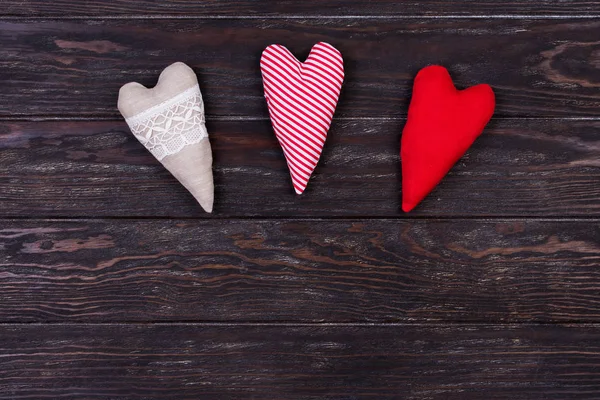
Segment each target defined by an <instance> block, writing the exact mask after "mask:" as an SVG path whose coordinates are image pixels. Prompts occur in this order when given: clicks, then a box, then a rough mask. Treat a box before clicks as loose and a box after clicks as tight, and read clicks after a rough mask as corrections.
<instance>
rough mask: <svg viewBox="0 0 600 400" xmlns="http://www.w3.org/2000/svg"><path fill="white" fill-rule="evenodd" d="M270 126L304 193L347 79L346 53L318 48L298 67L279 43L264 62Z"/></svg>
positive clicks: (297, 186) (294, 181) (298, 190)
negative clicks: (345, 74)
mask: <svg viewBox="0 0 600 400" xmlns="http://www.w3.org/2000/svg"><path fill="white" fill-rule="evenodd" d="M260 69H261V71H262V76H263V85H264V89H265V98H266V99H267V105H268V107H269V114H270V116H271V123H272V124H273V129H274V130H275V135H276V136H277V139H278V140H279V144H280V145H281V147H282V148H283V153H284V155H285V158H286V160H287V164H288V167H289V169H290V175H291V177H292V184H293V185H294V189H295V190H296V193H298V194H302V192H304V189H306V185H307V184H308V180H309V179H310V176H311V175H312V173H313V171H314V169H315V167H316V166H317V162H318V161H319V158H320V156H321V152H322V151H323V145H324V144H325V139H326V138H327V132H328V131H329V127H330V125H331V120H332V118H333V114H334V112H335V108H336V106H337V102H338V99H339V96H340V90H341V88H342V83H343V81H344V60H343V59H342V54H341V53H340V52H339V51H338V50H337V49H336V48H335V47H333V46H332V45H330V44H328V43H323V42H321V43H317V44H316V45H314V47H313V48H312V50H311V51H310V54H309V55H308V58H307V59H306V61H305V62H304V63H300V62H299V61H298V60H297V59H296V57H294V55H293V54H292V53H291V52H290V51H289V50H288V49H286V48H285V47H283V46H281V45H277V44H275V45H271V46H269V47H267V48H266V49H265V50H264V51H263V54H262V57H261V59H260Z"/></svg>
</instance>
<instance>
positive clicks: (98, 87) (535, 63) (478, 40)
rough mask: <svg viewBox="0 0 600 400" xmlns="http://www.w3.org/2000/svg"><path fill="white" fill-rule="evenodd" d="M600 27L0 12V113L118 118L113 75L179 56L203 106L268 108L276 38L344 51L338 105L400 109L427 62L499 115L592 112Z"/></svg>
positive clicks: (243, 110)
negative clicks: (480, 94)
mask: <svg viewBox="0 0 600 400" xmlns="http://www.w3.org/2000/svg"><path fill="white" fill-rule="evenodd" d="M599 31H600V18H598V19H569V18H564V19H514V18H508V19H414V18H411V19H403V18H395V19H389V20H388V19H383V20H380V19H369V18H354V19H343V20H336V19H327V18H322V19H304V20H303V19H286V18H281V19H263V20H256V19H235V18H233V19H229V18H227V19H195V20H188V19H185V20H179V19H135V20H129V19H117V20H101V21H97V20H75V21H64V20H43V21H37V20H35V21H2V20H0V43H2V44H3V46H2V47H0V59H2V60H3V61H2V71H3V72H2V74H3V75H2V78H3V83H2V90H1V91H0V104H1V106H0V107H1V108H0V116H11V117H16V116H21V115H25V116H29V115H51V116H54V117H61V118H62V117H68V116H71V117H73V116H76V117H83V116H86V115H89V116H96V117H97V116H110V117H113V118H117V117H119V115H118V112H117V109H116V107H115V105H116V102H117V94H118V91H119V87H120V86H121V85H123V84H125V83H127V82H130V81H139V82H141V83H143V84H145V85H154V84H155V83H156V79H157V77H158V75H159V73H160V71H161V70H162V69H163V68H165V67H166V66H167V65H169V64H170V63H173V62H176V61H181V60H185V62H186V63H188V64H189V65H190V66H192V67H193V68H194V70H195V71H196V72H197V73H198V74H199V78H200V84H201V87H202V93H203V95H204V97H205V99H206V109H207V113H208V115H209V116H235V117H238V118H239V117H251V118H266V117H267V108H266V105H265V101H264V97H263V91H262V81H261V75H260V70H259V63H258V59H259V58H260V54H261V52H262V50H263V49H264V48H265V47H266V46H268V45H269V44H272V43H273V42H278V43H282V44H285V45H286V46H288V47H289V48H290V49H291V51H292V52H293V53H294V54H297V55H298V56H299V57H306V55H307V54H308V51H309V50H310V48H311V47H312V45H314V44H315V43H316V42H318V41H326V42H330V43H332V44H333V45H335V46H336V47H337V48H339V49H340V51H341V52H342V54H343V56H344V58H345V60H346V61H345V69H346V79H345V84H344V86H343V89H342V95H341V99H340V104H339V108H338V110H337V113H336V116H337V117H347V118H356V117H365V118H373V117H398V116H404V115H406V110H407V106H408V101H409V97H410V91H411V86H412V79H413V77H414V76H415V75H416V73H417V72H418V70H419V69H421V68H422V67H424V66H426V65H428V64H442V65H444V66H446V67H448V69H449V70H450V72H451V74H452V76H453V78H454V79H455V81H456V84H457V85H458V86H459V87H465V86H469V85H473V84H477V83H482V82H485V83H489V84H491V85H492V86H493V88H494V91H495V93H496V95H497V102H498V106H497V108H496V113H495V115H496V116H497V117H501V116H527V117H533V116H536V117H553V118H554V117H557V116H563V117H574V116H579V117H595V116H597V113H598V109H600V90H599V89H600V78H598V74H597V67H596V64H597V55H598V52H600V43H598V41H597V39H598V32H599ZM499 49H501V51H500V52H499Z"/></svg>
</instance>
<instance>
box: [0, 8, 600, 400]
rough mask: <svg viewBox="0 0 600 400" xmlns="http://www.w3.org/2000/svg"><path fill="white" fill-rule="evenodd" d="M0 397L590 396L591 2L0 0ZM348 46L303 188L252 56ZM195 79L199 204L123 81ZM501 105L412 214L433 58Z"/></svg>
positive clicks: (595, 254)
mask: <svg viewBox="0 0 600 400" xmlns="http://www.w3.org/2000/svg"><path fill="white" fill-rule="evenodd" d="M0 3H1V4H0V6H1V7H0V399H11V400H12V399H30V400H33V399H36V400H37V399H111V400H115V399H118V400H122V399H157V400H159V399H160V400H163V399H177V400H180V399H194V400H196V399H209V400H213V399H216V400H218V399H236V400H239V399H315V400H316V399H343V400H350V399H352V400H355V399H371V398H375V399H383V398H385V399H387V398H389V399H392V398H393V399H460V400H464V399H473V400H480V399H486V398H489V399H508V398H510V399H600V376H599V373H598V371H600V361H599V360H600V357H599V355H600V350H599V348H598V346H599V343H600V325H598V324H599V323H600V72H599V68H600V62H599V54H600V42H599V41H598V40H599V38H598V32H599V31H600V2H598V1H595V0H592V1H560V2H558V1H550V0H544V1H532V0H522V1H509V2H500V1H492V0H477V1H466V0H453V1H433V0H425V1H401V2H398V1H395V0H394V1H392V0H376V1H372V2H364V1H356V0H334V1H329V2H325V1H291V0H284V1H252V0H240V1H217V0H205V1H191V0H190V1H188V0H165V1H149V0H129V1H125V0H112V1H109V0H106V1H104V0H102V1H101V0H86V1H79V0H57V1H52V2H49V1H42V0H4V1H2V2H0ZM320 40H324V41H328V42H330V43H332V44H333V45H335V46H336V47H338V48H339V49H340V50H341V51H342V53H343V55H344V58H345V65H346V73H347V74H346V81H345V85H344V87H343V91H342V97H341V101H340V105H339V108H338V112H337V113H336V117H335V119H334V122H333V126H332V130H331V134H330V136H329V139H328V142H327V144H326V147H325V151H324V154H323V157H322V160H321V162H320V163H319V165H318V167H317V170H316V172H315V175H314V177H313V179H312V180H311V182H310V184H309V187H308V190H307V192H306V193H305V194H304V195H303V196H301V197H298V196H296V195H294V194H293V193H292V188H291V184H290V182H289V174H288V172H287V170H286V166H285V162H284V158H283V155H282V153H281V150H280V149H279V148H278V146H277V143H276V140H275V138H274V135H273V132H272V129H271V127H270V123H269V120H268V115H267V109H266V105H265V102H264V98H263V93H262V87H261V86H262V84H261V78H260V72H259V69H258V58H259V56H260V52H261V51H262V49H263V48H264V47H265V46H267V45H268V44H271V43H273V42H279V43H282V44H284V45H286V46H288V47H289V48H290V50H292V52H293V53H294V54H296V55H298V57H299V58H303V57H305V56H306V55H307V53H308V51H309V49H310V47H311V46H312V45H313V44H314V43H315V42H317V41H320ZM175 61H184V62H186V63H188V64H189V65H191V66H192V67H193V68H194V70H195V71H196V72H197V73H198V77H199V80H200V84H201V87H202V92H203V95H204V97H205V100H206V107H207V112H208V116H207V117H208V129H209V132H210V137H211V143H212V146H213V153H214V158H215V165H214V170H215V184H216V204H215V206H216V207H215V212H214V214H213V215H207V214H204V213H203V212H202V211H201V210H200V208H199V207H198V206H197V205H196V204H195V203H194V201H193V199H192V198H191V196H190V195H189V194H188V193H187V192H186V191H185V190H184V189H183V188H182V187H180V185H179V184H178V183H177V182H176V181H175V179H174V178H172V177H171V176H170V175H169V173H168V172H166V171H165V170H164V169H163V168H162V167H161V166H160V164H159V163H158V162H157V161H156V160H154V159H153V158H152V157H151V156H150V155H149V154H148V153H147V151H146V150H145V149H143V147H142V146H141V145H140V144H139V143H138V142H137V141H136V140H135V139H134V138H133V137H132V135H131V133H130V132H129V131H128V129H127V126H126V125H125V123H124V122H123V121H122V119H121V117H120V115H119V114H118V111H117V109H116V101H117V92H118V89H119V87H120V86H121V85H122V84H124V83H126V82H129V81H134V80H135V81H139V82H141V83H143V84H145V85H153V84H154V83H155V82H156V79H157V76H158V74H159V73H160V71H161V70H162V69H163V68H164V67H166V66H167V65H168V64H169V63H172V62H175ZM434 63H437V64H442V65H445V66H446V67H448V68H449V70H450V72H451V74H452V76H453V77H454V79H455V81H456V83H457V85H458V86H459V87H461V88H462V87H466V86H469V85H472V84H476V83H482V82H485V83H489V84H491V85H492V86H493V88H494V91H495V93H496V94H497V101H498V107H497V109H496V113H495V115H494V118H493V120H492V122H491V123H490V124H489V125H488V127H487V128H486V130H485V132H484V134H483V135H482V136H481V137H480V138H479V139H478V140H477V141H476V143H475V144H474V146H473V147H472V148H471V149H470V150H469V151H468V152H467V154H466V155H465V156H464V157H463V158H462V159H461V160H460V161H459V162H458V163H457V165H456V166H455V167H454V168H453V169H452V170H451V172H450V173H449V174H448V176H447V177H446V178H445V179H444V181H443V182H442V183H441V184H440V185H439V186H438V188H436V190H435V191H434V192H433V193H432V194H431V195H430V196H429V197H428V198H427V199H426V200H425V201H424V202H423V203H422V204H421V205H420V206H419V207H418V208H417V209H416V210H415V211H414V212H412V213H410V214H404V213H402V212H401V211H400V198H401V179H400V159H399V141H400V135H401V131H402V127H403V125H404V123H405V116H406V111H407V106H408V104H409V100H410V94H411V85H412V79H413V77H414V75H415V74H416V72H417V71H418V70H419V69H420V68H422V67H424V66H426V65H428V64H434Z"/></svg>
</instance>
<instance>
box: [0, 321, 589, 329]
mask: <svg viewBox="0 0 600 400" xmlns="http://www.w3.org/2000/svg"><path fill="white" fill-rule="evenodd" d="M123 325H129V326H173V327H177V326H192V327H198V328H212V327H214V328H234V327H244V326H247V327H278V328H377V327H387V328H417V327H425V328H436V327H439V328H442V329H443V328H446V327H448V325H452V326H454V327H457V326H464V327H476V328H502V329H505V328H510V327H519V328H527V327H531V328H535V327H544V326H565V327H569V326H577V327H579V328H582V327H585V328H592V329H600V323H594V322H585V321H581V322H579V321H573V322H568V321H567V322H565V321H560V322H522V323H521V322H507V323H493V322H492V323H490V322H477V321H470V322H461V321H448V322H431V323H429V322H416V323H410V322H235V321H230V322H202V321H122V322H121V321H119V322H43V321H41V322H40V321H36V322H0V327H2V326H40V327H45V326H65V327H72V326H82V327H94V326H98V327H102V326H123Z"/></svg>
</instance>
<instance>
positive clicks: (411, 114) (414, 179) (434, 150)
mask: <svg viewBox="0 0 600 400" xmlns="http://www.w3.org/2000/svg"><path fill="white" fill-rule="evenodd" d="M494 107H495V99H494V92H493V91H492V88H491V87H490V86H489V85H477V86H473V87H471V88H468V89H465V90H456V88H455V87H454V83H453V82H452V78H450V74H449V73H448V71H447V70H446V68H444V67H440V66H430V67H426V68H423V69H422V70H421V71H419V73H418V74H417V77H416V78H415V83H414V86H413V95H412V100H411V102H410V107H409V109H408V120H407V122H406V126H405V127H404V130H403V132H402V144H401V145H402V147H401V151H400V157H401V159H402V209H403V210H404V211H405V212H408V211H410V210H412V209H413V208H414V207H415V206H416V205H417V204H419V202H420V201H421V200H423V199H424V198H425V196H427V195H428V194H429V192H431V191H432V190H433V188H435V186H436V185H437V184H438V183H439V182H440V181H441V180H442V178H444V176H445V175H446V174H447V173H448V171H449V170H450V168H452V166H453V165H454V164H455V163H456V162H457V161H458V160H459V159H460V158H461V157H462V156H463V154H464V153H465V152H466V151H467V149H468V148H469V147H470V146H471V145H472V144H473V142H474V141H475V139H476V138H477V137H478V136H479V135H480V134H481V132H482V131H483V129H484V128H485V126H486V124H487V123H488V122H489V120H490V118H491V117H492V114H493V113H494Z"/></svg>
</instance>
